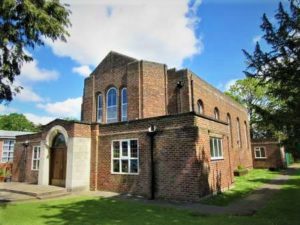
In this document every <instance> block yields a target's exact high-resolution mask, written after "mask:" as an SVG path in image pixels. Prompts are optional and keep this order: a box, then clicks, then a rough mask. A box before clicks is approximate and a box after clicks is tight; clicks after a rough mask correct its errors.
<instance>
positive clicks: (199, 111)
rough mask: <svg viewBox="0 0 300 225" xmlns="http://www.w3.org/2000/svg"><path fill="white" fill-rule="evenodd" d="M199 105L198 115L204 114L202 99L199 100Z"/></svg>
mask: <svg viewBox="0 0 300 225" xmlns="http://www.w3.org/2000/svg"><path fill="white" fill-rule="evenodd" d="M197 105H198V113H199V114H203V113H204V108H203V102H202V101H201V100H200V99H199V100H198V103H197Z"/></svg>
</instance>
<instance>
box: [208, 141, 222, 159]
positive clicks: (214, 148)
mask: <svg viewBox="0 0 300 225" xmlns="http://www.w3.org/2000/svg"><path fill="white" fill-rule="evenodd" d="M210 155H211V159H212V160H214V159H223V146H222V139H221V138H216V137H211V138H210Z"/></svg>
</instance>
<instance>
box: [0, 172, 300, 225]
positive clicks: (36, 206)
mask: <svg viewBox="0 0 300 225" xmlns="http://www.w3.org/2000/svg"><path fill="white" fill-rule="evenodd" d="M299 209H300V171H298V172H297V175H294V176H292V178H291V179H290V180H289V181H288V183H287V184H286V185H284V187H283V189H282V190H281V191H280V192H279V193H277V194H276V195H275V196H274V198H273V199H272V200H271V201H270V202H269V204H268V205H267V207H266V208H265V209H263V210H261V211H260V212H258V213H257V214H256V215H254V216H205V215H200V214H197V213H192V212H190V211H184V210H177V209H173V208H165V207H158V206H150V205H145V204H142V203H135V202H132V201H130V202H129V201H128V202H127V201H116V200H113V199H99V198H93V197H77V198H66V199H61V200H47V201H43V202H32V203H18V204H14V205H12V204H9V205H1V206H0V224H1V225H2V224H3V225H27V224H28V225H36V224H37V225H42V224H53V225H54V224H55V225H63V224H64V225H66V224H71V225H77V224H78V225H85V224H92V225H96V224H101V225H120V224H127V225H143V224H147V225H157V224H163V225H175V224H178V225H186V224H192V225H193V224H198V225H201V224H203V225H204V224H205V225H213V224H214V225H227V224H235V225H238V224H242V225H254V224H255V225H274V224H276V225H294V224H295V225H299V221H300V213H299Z"/></svg>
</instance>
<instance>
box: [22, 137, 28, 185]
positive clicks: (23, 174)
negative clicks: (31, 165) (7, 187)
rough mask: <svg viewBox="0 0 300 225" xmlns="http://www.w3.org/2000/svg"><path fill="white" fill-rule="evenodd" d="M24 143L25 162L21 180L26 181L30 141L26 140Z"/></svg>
mask: <svg viewBox="0 0 300 225" xmlns="http://www.w3.org/2000/svg"><path fill="white" fill-rule="evenodd" d="M22 145H23V147H24V163H23V171H22V178H21V179H22V180H21V182H25V181H26V164H27V147H28V146H29V141H28V140H26V141H25V142H23V143H22Z"/></svg>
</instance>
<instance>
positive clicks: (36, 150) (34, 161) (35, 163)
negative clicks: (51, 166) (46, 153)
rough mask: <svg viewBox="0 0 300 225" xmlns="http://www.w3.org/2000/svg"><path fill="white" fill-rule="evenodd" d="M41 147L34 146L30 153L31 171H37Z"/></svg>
mask: <svg viewBox="0 0 300 225" xmlns="http://www.w3.org/2000/svg"><path fill="white" fill-rule="evenodd" d="M40 154H41V147H40V146H34V147H33V151H32V170H39V167H40Z"/></svg>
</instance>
